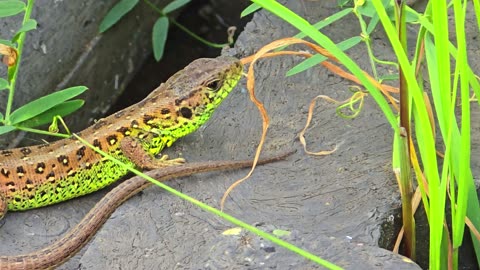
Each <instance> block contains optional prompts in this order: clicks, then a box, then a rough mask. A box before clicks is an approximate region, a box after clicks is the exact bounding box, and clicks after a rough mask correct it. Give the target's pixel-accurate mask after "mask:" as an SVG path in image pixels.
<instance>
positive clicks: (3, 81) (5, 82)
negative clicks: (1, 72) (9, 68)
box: [0, 78, 8, 90]
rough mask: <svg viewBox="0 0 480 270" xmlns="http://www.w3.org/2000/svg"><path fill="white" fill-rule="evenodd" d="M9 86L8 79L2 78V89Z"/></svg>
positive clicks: (0, 84) (0, 79)
mask: <svg viewBox="0 0 480 270" xmlns="http://www.w3.org/2000/svg"><path fill="white" fill-rule="evenodd" d="M7 88H8V81H7V80H5V79H4V78H0V90H3V89H7Z"/></svg>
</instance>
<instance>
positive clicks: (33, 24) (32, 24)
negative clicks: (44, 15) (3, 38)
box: [12, 19, 37, 42]
mask: <svg viewBox="0 0 480 270" xmlns="http://www.w3.org/2000/svg"><path fill="white" fill-rule="evenodd" d="M33 29H37V21H35V20H34V19H29V20H28V21H26V22H25V23H24V24H23V25H22V27H20V29H18V31H17V33H16V34H15V36H14V37H13V38H12V41H13V42H16V41H17V39H18V37H19V36H20V34H21V33H24V32H28V31H30V30H33Z"/></svg>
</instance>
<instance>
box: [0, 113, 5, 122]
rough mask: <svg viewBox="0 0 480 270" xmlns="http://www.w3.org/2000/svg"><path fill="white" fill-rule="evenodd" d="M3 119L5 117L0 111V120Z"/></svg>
mask: <svg viewBox="0 0 480 270" xmlns="http://www.w3.org/2000/svg"><path fill="white" fill-rule="evenodd" d="M3 119H5V117H4V116H3V113H0V122H3Z"/></svg>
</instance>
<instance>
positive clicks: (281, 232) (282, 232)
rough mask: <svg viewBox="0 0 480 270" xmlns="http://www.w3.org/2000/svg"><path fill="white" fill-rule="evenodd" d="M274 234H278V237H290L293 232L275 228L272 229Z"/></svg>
mask: <svg viewBox="0 0 480 270" xmlns="http://www.w3.org/2000/svg"><path fill="white" fill-rule="evenodd" d="M272 234H273V235H275V236H277V237H288V236H290V235H291V234H292V233H291V232H289V231H285V230H279V229H275V230H273V231H272Z"/></svg>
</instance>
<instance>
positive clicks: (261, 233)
mask: <svg viewBox="0 0 480 270" xmlns="http://www.w3.org/2000/svg"><path fill="white" fill-rule="evenodd" d="M73 136H74V137H75V138H77V139H78V140H79V141H80V142H82V143H83V144H85V145H86V146H88V147H90V148H91V149H93V150H94V151H95V152H97V153H99V154H101V155H102V156H104V157H106V158H107V159H109V160H110V161H112V162H114V163H115V164H118V165H120V166H122V167H124V168H125V169H128V170H129V171H130V172H132V173H134V174H136V175H139V176H141V177H143V178H145V179H147V180H148V181H150V182H152V183H153V184H155V185H157V186H159V187H161V188H163V189H164V190H166V191H168V192H170V193H172V194H173V195H175V196H177V197H180V198H181V199H183V200H186V201H188V202H191V203H192V204H194V205H196V206H198V207H200V208H202V209H203V210H205V211H207V212H210V213H212V214H214V215H216V216H218V217H221V218H223V219H225V220H227V221H229V222H231V223H233V224H235V225H237V226H240V227H242V228H245V229H246V230H249V231H250V232H252V233H254V234H256V235H258V236H260V237H262V238H265V239H268V240H270V241H272V242H273V243H275V244H277V245H279V246H281V247H284V248H286V249H288V250H290V251H292V252H295V253H297V254H299V255H301V256H303V257H304V258H307V259H309V260H311V261H313V262H316V263H318V264H319V265H322V266H324V267H326V268H328V269H334V270H341V269H342V268H341V267H339V266H336V265H335V264H333V263H331V262H328V261H325V260H323V259H321V258H320V257H318V256H316V255H314V254H312V253H310V252H308V251H306V250H303V249H301V248H299V247H297V246H294V245H292V244H290V243H288V242H286V241H283V240H281V239H279V238H277V237H275V236H274V235H271V234H269V233H266V232H264V231H262V230H259V229H258V228H256V227H255V226H251V225H249V224H247V223H245V222H243V221H241V220H239V219H236V218H234V217H232V216H230V215H228V214H225V213H224V212H222V211H220V210H218V209H216V208H214V207H211V206H209V205H207V204H205V203H202V202H200V201H198V200H196V199H194V198H192V197H190V196H188V195H185V194H183V193H181V192H179V191H177V190H175V189H174V188H171V187H169V186H168V185H166V184H164V183H162V182H159V181H157V180H155V179H153V178H151V177H149V176H148V175H146V174H144V173H142V172H140V171H139V170H136V169H134V168H132V167H130V166H127V165H125V164H123V163H122V162H121V161H119V160H117V159H115V158H113V157H112V156H110V155H109V154H108V153H105V152H104V151H102V150H100V149H98V148H97V147H94V146H93V145H91V144H90V143H88V142H87V141H85V140H84V139H82V138H80V137H79V136H78V135H76V134H73Z"/></svg>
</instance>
